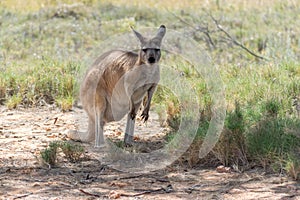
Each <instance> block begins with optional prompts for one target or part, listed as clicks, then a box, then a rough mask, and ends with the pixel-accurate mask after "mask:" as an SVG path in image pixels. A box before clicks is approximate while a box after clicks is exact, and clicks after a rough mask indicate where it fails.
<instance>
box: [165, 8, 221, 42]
mask: <svg viewBox="0 0 300 200" xmlns="http://www.w3.org/2000/svg"><path fill="white" fill-rule="evenodd" d="M168 12H169V13H171V14H172V15H173V16H174V17H176V18H177V19H179V21H181V22H182V23H184V24H186V25H188V26H189V27H191V28H192V29H193V30H194V31H200V32H201V33H203V34H204V35H205V36H206V37H207V42H208V43H209V44H210V45H211V46H212V47H213V48H215V47H216V45H215V43H214V42H213V40H212V38H211V36H210V31H209V30H208V27H207V26H206V27H204V26H197V27H196V26H194V25H193V24H191V23H189V22H187V21H186V20H184V19H183V18H182V17H180V16H179V15H176V14H175V13H174V12H172V11H169V10H168Z"/></svg>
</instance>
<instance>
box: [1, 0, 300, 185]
mask: <svg viewBox="0 0 300 200" xmlns="http://www.w3.org/2000/svg"><path fill="white" fill-rule="evenodd" d="M299 15H300V4H299V2H298V1H294V0H289V1H279V0H275V1H273V0H265V1H260V0H254V1H238V0H215V1H204V0H197V1H196V0H192V1H188V0H185V1H176V0H168V1H157V0H149V1H146V2H144V1H137V0H134V1H131V3H130V4H129V3H128V2H127V1H125V0H112V1H108V0H104V1H99V2H98V1H96V0H83V1H76V0H75V1H69V0H41V1H35V0H27V1H22V0H9V1H8V0H2V1H1V2H0V103H1V104H5V105H6V106H7V107H8V108H10V109H13V108H17V107H18V106H25V107H28V106H41V105H46V104H55V105H57V106H58V107H60V108H61V109H62V110H64V111H67V110H70V109H71V108H72V105H73V103H74V102H75V101H76V100H77V99H78V95H77V94H78V93H77V91H78V82H79V81H78V80H80V76H81V74H82V71H83V70H84V69H85V68H86V67H87V66H86V63H85V62H84V58H85V57H86V56H88V55H90V54H93V53H95V52H94V51H96V50H95V49H97V48H99V45H100V44H101V42H102V41H103V40H105V39H106V38H108V37H109V36H110V35H112V34H121V33H125V32H129V31H130V29H129V26H130V25H133V26H135V27H136V28H137V29H139V27H147V26H151V27H158V26H159V25H160V24H165V25H166V26H167V27H168V28H169V29H174V30H180V31H184V32H185V34H187V35H188V36H189V37H192V38H193V39H194V40H196V41H197V42H198V43H199V44H201V45H203V46H204V47H205V48H206V50H207V52H209V54H210V56H211V58H212V62H213V64H214V65H215V66H217V68H218V70H219V72H220V74H221V77H222V79H223V82H224V85H225V87H226V101H227V116H226V123H225V128H224V131H223V133H222V135H221V139H220V141H219V143H218V144H217V145H216V147H215V148H214V151H213V152H212V153H211V154H210V155H209V156H208V157H207V158H205V159H203V160H199V159H198V158H197V155H198V154H197V150H198V148H197V147H198V146H199V145H200V144H201V142H202V139H203V137H204V136H205V133H206V130H207V127H208V123H209V120H210V117H211V111H210V106H211V99H210V96H209V94H208V89H207V88H206V85H205V82H204V81H203V79H202V78H201V74H200V75H199V74H197V73H196V72H195V71H194V70H193V67H192V66H189V65H188V64H187V63H184V62H180V61H178V60H176V59H174V62H172V65H173V66H174V67H175V68H176V69H178V70H179V71H180V73H183V74H185V76H186V77H187V79H188V80H189V81H191V82H192V83H194V84H193V85H194V87H195V88H194V89H195V90H196V91H197V92H198V94H197V95H199V97H200V98H199V99H200V102H199V103H200V105H201V113H202V117H201V121H200V126H199V130H198V133H199V134H198V136H197V137H196V139H195V141H194V143H193V145H192V146H191V148H190V149H189V151H188V152H187V153H186V154H185V155H184V156H183V158H182V161H183V162H187V163H188V164H189V165H190V166H196V165H198V164H199V163H202V164H203V163H205V164H210V165H215V164H218V163H222V164H224V165H230V166H233V167H235V168H236V169H237V170H244V169H248V168H250V167H253V166H259V167H264V168H265V169H266V170H272V171H276V172H280V173H281V172H288V174H290V175H291V176H292V177H293V178H295V179H297V178H299V174H300V138H299V137H300V63H299V58H300V40H299V35H300V27H299V24H300V16H299ZM247 50H249V51H251V52H252V53H253V54H255V55H252V54H251V53H249V52H247ZM260 57H262V58H260ZM154 100H155V102H154V104H155V105H154V106H155V107H156V108H157V109H158V111H159V112H165V113H167V122H168V124H169V125H170V126H172V127H173V128H174V129H176V128H178V123H180V102H178V100H177V99H176V97H174V96H172V94H170V91H168V90H167V89H165V88H159V89H158V91H157V93H156V97H155V99H154ZM162 110H164V111H162ZM168 138H169V139H170V138H172V135H170V136H169V137H168Z"/></svg>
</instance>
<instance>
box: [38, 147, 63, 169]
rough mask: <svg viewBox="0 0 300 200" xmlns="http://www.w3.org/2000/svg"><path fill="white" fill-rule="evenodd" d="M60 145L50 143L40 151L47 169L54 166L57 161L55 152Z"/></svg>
mask: <svg viewBox="0 0 300 200" xmlns="http://www.w3.org/2000/svg"><path fill="white" fill-rule="evenodd" d="M59 145H60V143H59V142H58V141H54V142H51V143H50V144H49V146H48V147H47V148H46V149H44V150H42V151H41V153H40V154H41V158H42V161H43V162H44V163H45V164H47V165H48V166H49V167H53V166H55V165H56V161H57V159H56V158H57V150H58V147H59Z"/></svg>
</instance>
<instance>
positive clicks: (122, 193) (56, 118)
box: [0, 106, 300, 200]
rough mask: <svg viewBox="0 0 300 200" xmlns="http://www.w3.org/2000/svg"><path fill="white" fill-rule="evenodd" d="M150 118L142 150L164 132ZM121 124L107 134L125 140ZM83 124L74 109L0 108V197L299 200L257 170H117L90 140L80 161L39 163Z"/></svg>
mask: <svg viewBox="0 0 300 200" xmlns="http://www.w3.org/2000/svg"><path fill="white" fill-rule="evenodd" d="M150 117H151V119H152V121H151V120H150V121H149V122H148V124H147V125H144V124H142V123H140V122H138V123H137V128H136V130H137V131H136V134H137V136H136V141H138V142H140V143H142V144H143V142H144V143H145V148H146V150H145V151H148V150H147V145H149V144H152V145H153V140H157V142H156V143H155V144H156V145H157V146H158V147H161V146H162V145H163V142H162V141H159V140H161V138H162V136H163V133H164V132H165V131H166V130H165V129H164V128H161V127H160V126H159V122H158V120H157V117H156V116H155V115H153V116H150ZM122 123H123V122H118V123H113V124H109V125H108V126H107V128H106V135H107V136H108V137H110V138H123V126H122ZM85 124H86V117H85V116H84V113H83V111H82V110H81V109H78V108H74V110H73V111H71V112H66V113H62V112H60V111H59V110H57V109H54V108H52V107H49V108H48V107H43V108H35V109H22V108H19V109H17V110H13V111H11V110H7V109H5V107H3V106H2V107H0V141H1V142H0V199H64V200H65V199H117V198H120V199H300V183H299V182H296V181H292V180H291V179H289V178H287V177H280V176H279V175H277V174H272V175H265V174H264V173H263V172H262V171H260V170H253V171H248V172H245V173H236V172H231V173H219V172H217V170H215V169H205V168H194V169H187V168H185V167H184V166H180V165H175V164H174V165H172V166H169V167H167V168H165V169H161V170H158V171H155V172H149V173H135V174H131V173H125V172H120V171H117V170H114V169H112V168H110V167H108V166H106V165H104V164H103V163H100V162H99V160H98V159H97V156H95V153H93V152H91V151H90V149H91V148H90V146H91V145H89V144H83V146H84V147H85V148H86V153H85V157H84V158H82V160H81V161H79V162H76V163H70V162H68V161H67V160H66V159H64V158H63V157H62V156H59V160H58V166H57V167H55V168H51V169H50V168H48V167H47V166H44V165H41V162H40V160H39V157H38V156H39V152H40V151H41V150H43V149H44V148H46V147H47V146H48V144H49V142H51V141H55V140H66V139H67V138H66V134H67V132H68V130H74V129H77V130H78V129H82V130H84V128H85ZM150 142H151V143H150ZM148 148H150V149H151V148H152V147H151V146H148Z"/></svg>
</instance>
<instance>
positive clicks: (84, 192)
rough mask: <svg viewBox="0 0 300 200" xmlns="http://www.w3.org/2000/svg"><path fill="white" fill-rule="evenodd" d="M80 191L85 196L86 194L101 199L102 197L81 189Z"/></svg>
mask: <svg viewBox="0 0 300 200" xmlns="http://www.w3.org/2000/svg"><path fill="white" fill-rule="evenodd" d="M79 191H80V192H82V193H83V194H86V195H89V196H93V197H100V195H98V194H92V193H89V192H86V191H84V190H83V189H79Z"/></svg>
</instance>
